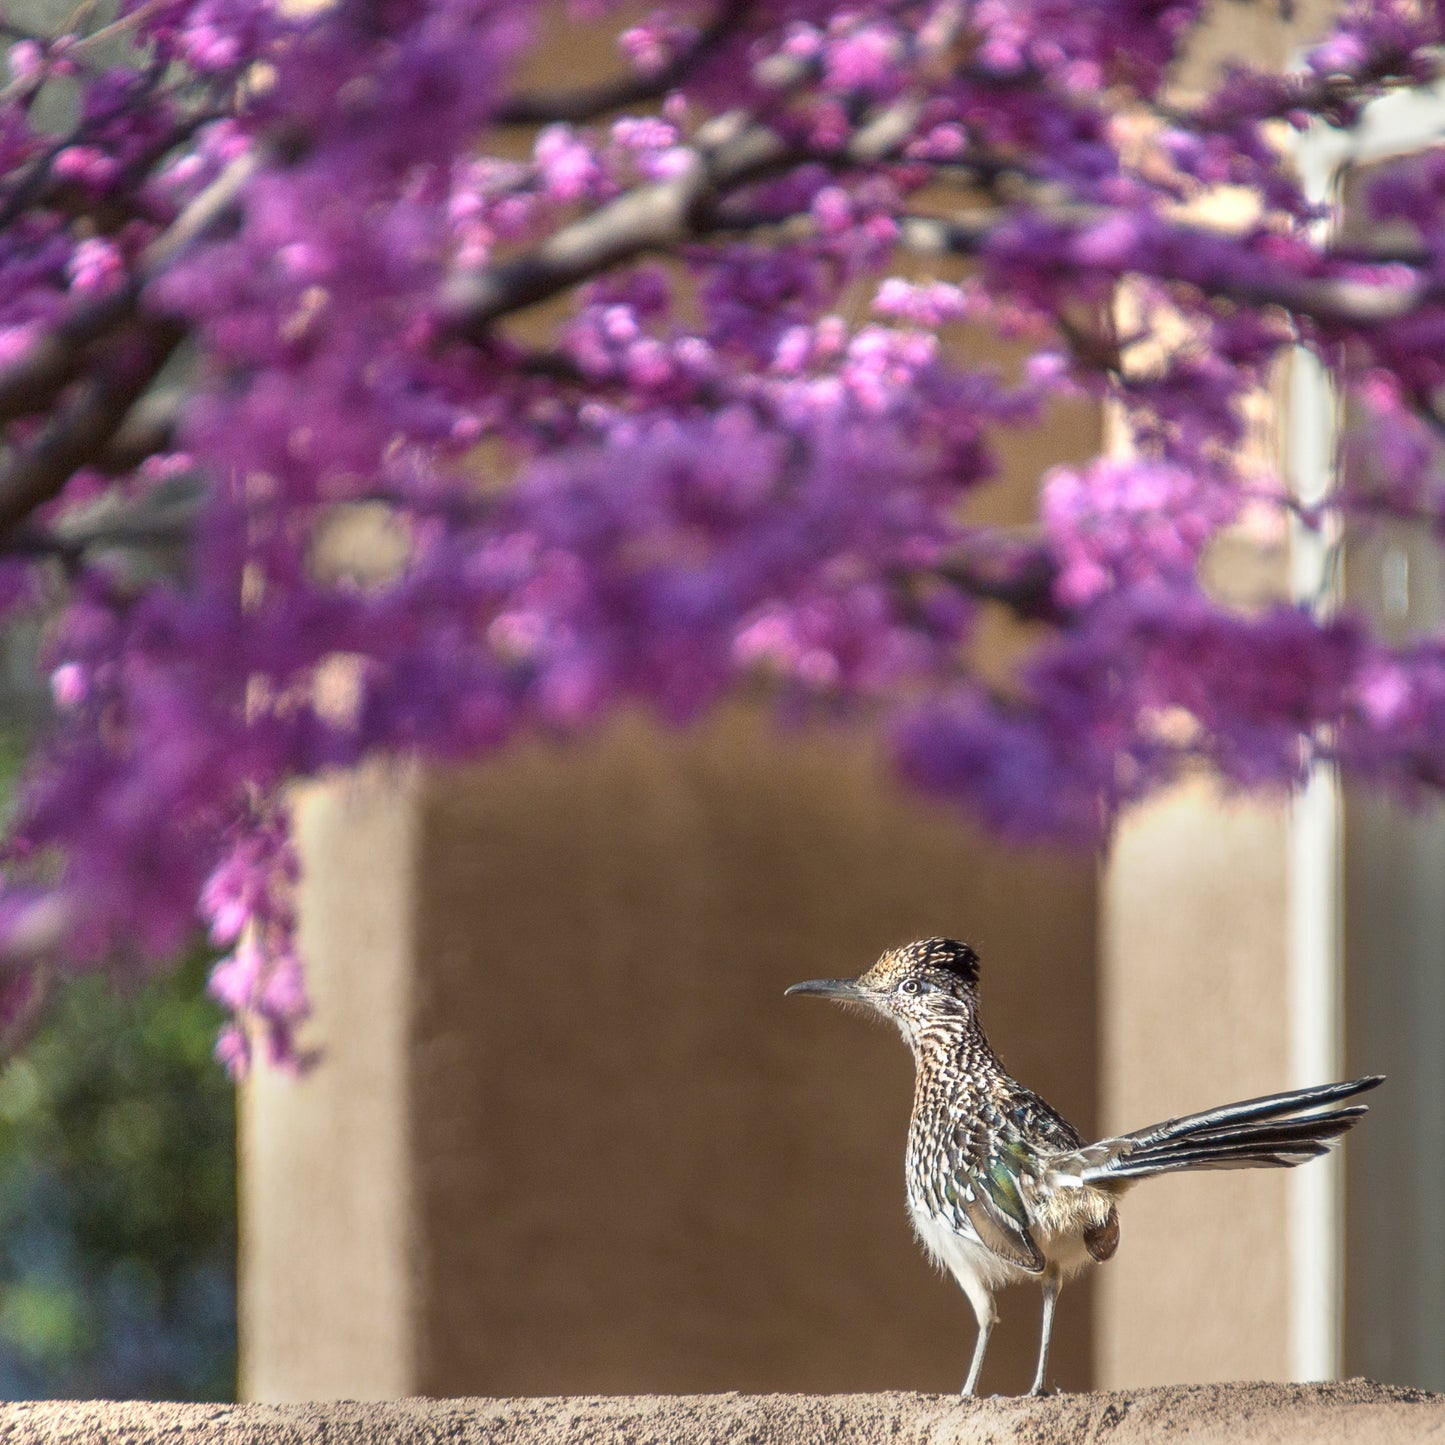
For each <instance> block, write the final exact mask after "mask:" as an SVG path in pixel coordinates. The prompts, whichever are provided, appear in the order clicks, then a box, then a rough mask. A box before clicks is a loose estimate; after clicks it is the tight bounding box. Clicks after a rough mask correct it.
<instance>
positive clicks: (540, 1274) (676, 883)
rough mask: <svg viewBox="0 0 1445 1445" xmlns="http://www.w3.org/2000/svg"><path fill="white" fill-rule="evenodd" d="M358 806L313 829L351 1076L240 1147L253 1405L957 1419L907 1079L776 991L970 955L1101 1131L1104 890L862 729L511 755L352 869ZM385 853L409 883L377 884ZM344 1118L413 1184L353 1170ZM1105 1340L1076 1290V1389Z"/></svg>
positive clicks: (448, 790) (765, 730)
mask: <svg viewBox="0 0 1445 1445" xmlns="http://www.w3.org/2000/svg"><path fill="white" fill-rule="evenodd" d="M343 791H344V789H343ZM345 807H346V804H345V803H343V802H340V801H338V800H336V799H335V798H332V797H323V798H321V799H313V800H311V801H310V802H309V803H308V812H307V815H306V816H308V817H310V818H312V820H313V826H312V827H311V828H310V829H309V830H307V832H306V833H305V836H304V842H305V844H306V849H307V865H308V869H309V874H308V884H307V909H308V918H309V919H310V924H309V927H310V928H311V929H313V930H316V932H315V933H314V934H313V936H315V937H318V938H327V937H330V936H333V930H334V931H335V934H336V935H338V936H339V940H340V942H339V946H337V945H331V944H328V945H326V946H323V947H322V948H321V950H320V951H319V953H318V955H317V957H316V966H317V969H318V970H319V972H320V973H322V974H324V975H325V977H324V978H323V979H322V981H321V988H320V990H319V1005H320V1017H319V1019H318V1023H317V1032H318V1034H319V1036H320V1037H321V1039H322V1041H323V1043H324V1044H325V1046H326V1048H327V1056H326V1061H325V1063H324V1065H323V1067H322V1069H321V1070H320V1071H319V1072H318V1073H317V1075H316V1076H315V1077H314V1078H313V1079H311V1080H308V1081H307V1082H305V1083H303V1084H301V1085H299V1086H297V1087H295V1088H291V1087H290V1086H282V1087H284V1088H287V1089H288V1090H289V1092H288V1093H287V1095H286V1097H284V1098H282V1097H281V1095H280V1093H279V1092H278V1089H277V1087H276V1086H275V1085H274V1084H272V1083H269V1082H268V1083H264V1084H263V1085H262V1086H261V1087H260V1088H259V1089H255V1090H253V1092H252V1094H251V1096H250V1099H249V1103H248V1108H247V1111H246V1114H245V1120H244V1123H245V1126H246V1136H247V1146H246V1156H245V1157H246V1172H245V1175H244V1179H243V1183H244V1185H245V1191H246V1193H247V1197H248V1200H249V1204H248V1218H250V1219H251V1220H252V1221H253V1222H252V1224H251V1227H250V1228H249V1230H248V1235H247V1241H246V1242H247V1250H246V1254H245V1257H244V1259H243V1278H244V1280H245V1282H246V1295H247V1300H248V1309H247V1328H246V1344H245V1364H244V1389H245V1391H246V1393H247V1394H248V1395H249V1396H251V1397H253V1398H262V1399H287V1398H299V1397H304V1396H308V1395H320V1394H327V1393H332V1394H335V1393H340V1394H345V1395H360V1396H371V1397H376V1396H384V1395H387V1394H397V1393H408V1392H416V1391H420V1392H424V1393H428V1394H437V1395H444V1394H446V1395H450V1394H512V1393H575V1392H615V1391H632V1390H643V1389H646V1390H695V1389H728V1388H740V1389H751V1390H775V1389H777V1390H781V1389H808V1390H825V1391H828V1390H846V1389H859V1388H870V1387H874V1386H878V1387H882V1386H900V1387H917V1388H921V1389H929V1390H949V1389H956V1388H957V1386H958V1383H959V1381H960V1379H961V1377H962V1374H963V1371H964V1367H965V1364H966V1361H967V1356H968V1353H969V1350H970V1348H971V1345H972V1338H973V1325H972V1319H971V1316H970V1314H969V1311H968V1308H967V1305H966V1303H965V1302H964V1300H963V1298H962V1296H961V1295H960V1294H959V1292H958V1291H957V1289H956V1287H954V1286H953V1285H952V1284H951V1283H949V1282H947V1281H945V1280H942V1279H940V1278H938V1277H936V1276H934V1275H933V1274H932V1273H931V1271H930V1270H929V1268H928V1267H927V1265H926V1264H925V1263H924V1262H923V1260H922V1258H921V1257H920V1255H919V1253H918V1251H917V1248H916V1246H915V1245H914V1243H913V1241H912V1239H911V1237H910V1235H909V1231H908V1226H907V1224H906V1221H905V1217H904V1213H903V1205H902V1194H903V1190H902V1148H903V1138H904V1131H905V1128H906V1124H907V1116H908V1107H909V1099H910V1091H911V1079H910V1069H911V1066H910V1063H909V1060H908V1056H907V1053H906V1051H905V1050H904V1048H903V1047H902V1044H901V1042H900V1041H899V1040H898V1039H897V1038H896V1037H895V1036H894V1035H893V1034H892V1033H891V1032H890V1031H885V1030H882V1029H879V1028H876V1027H870V1026H868V1025H867V1024H866V1023H865V1022H864V1021H863V1020H861V1019H858V1018H854V1017H848V1016H846V1015H844V1014H842V1013H841V1012H838V1011H835V1010H832V1009H830V1008H828V1007H826V1006H824V1005H822V1004H819V1003H817V1002H816V1001H813V1000H800V999H789V1000H787V1001H786V1002H785V1001H784V1000H783V997H782V991H783V989H784V987H785V986H786V985H787V984H789V983H791V982H794V981H796V980H798V979H800V978H806V977H816V976H820V975H823V974H838V973H846V972H850V971H858V970H861V969H862V968H863V967H865V966H866V965H867V964H868V963H869V962H870V961H871V960H872V958H873V956H874V955H875V954H876V952H877V951H878V950H879V949H880V948H881V947H882V946H884V945H886V944H888V943H894V942H898V941H900V940H903V939H907V938H910V937H913V936H916V935H918V934H926V933H929V932H935V931H937V932H943V931H949V932H957V933H963V934H966V935H968V936H970V937H971V938H972V939H973V940H974V941H975V942H976V944H977V945H978V946H979V947H980V949H982V950H983V952H984V957H985V967H986V970H987V972H986V997H987V1007H988V1015H989V1018H990V1020H991V1023H992V1028H993V1031H994V1033H995V1035H996V1038H997V1042H998V1044H999V1047H1000V1048H1001V1049H1002V1050H1003V1052H1004V1054H1005V1057H1006V1059H1007V1060H1008V1061H1009V1062H1010V1064H1012V1065H1013V1066H1014V1067H1015V1068H1016V1069H1017V1070H1018V1072H1019V1073H1020V1074H1022V1076H1023V1077H1025V1078H1027V1079H1029V1080H1031V1081H1033V1082H1035V1083H1036V1084H1037V1085H1038V1086H1039V1087H1040V1088H1041V1089H1043V1090H1044V1091H1046V1092H1047V1093H1049V1094H1050V1096H1051V1097H1053V1098H1055V1099H1056V1100H1057V1101H1058V1102H1059V1104H1060V1106H1061V1107H1063V1108H1065V1109H1066V1110H1067V1111H1068V1112H1070V1113H1072V1114H1073V1115H1074V1117H1075V1118H1076V1119H1077V1121H1078V1123H1079V1124H1080V1125H1081V1126H1082V1127H1084V1128H1090V1127H1092V1125H1093V1124H1094V1122H1095V1114H1096V1106H1095V1099H1094V1080H1095V1078H1096V1077H1097V1066H1098V1060H1097V1057H1096V1052H1095V1030H1094V1020H1095V1017H1096V1004H1095V998H1094V993H1093V951H1094V927H1093V891H1094V882H1093V867H1092V862H1091V860H1089V859H1088V858H1087V857H1084V858H1080V857H1059V856H1043V855H1035V856H1027V857H1021V856H1016V855H1011V854H1009V853H1007V852H1005V851H1004V850H1001V849H1000V848H999V847H998V846H997V845H996V844H993V843H991V842H989V841H987V840H984V839H982V838H980V837H978V836H977V835H975V834H972V833H970V832H968V831H966V830H964V829H963V828H961V827H960V826H959V825H958V824H957V822H956V821H955V820H954V819H953V818H952V817H950V816H948V815H946V814H945V813H943V812H942V811H940V810H938V809H936V808H934V807H932V806H931V805H928V804H926V803H923V802H920V801H919V800H917V799H915V798H911V797H908V796H905V795H904V794H903V793H902V791H901V789H900V788H899V787H898V785H897V784H896V783H894V782H893V781H892V780H891V779H890V778H889V777H888V775H887V773H886V770H885V769H883V768H882V767H880V766H879V760H878V758H877V757H876V756H875V744H873V743H871V742H869V741H866V740H865V739H863V738H862V737H861V736H848V735H846V734H844V735H840V734H838V733H822V732H818V733H811V732H810V733H803V734H791V735H790V734H786V733H779V732H777V731H776V730H775V729H774V727H773V726H772V725H771V724H770V723H768V722H766V721H765V720H763V719H762V718H761V717H760V716H758V715H757V714H754V713H752V712H750V711H749V710H747V709H738V710H735V711H732V712H729V713H727V714H726V715H724V716H722V717H720V718H718V719H716V720H715V721H714V722H712V723H710V724H707V725H706V726H704V727H702V728H700V729H698V730H695V731H693V732H691V733H687V734H675V733H668V732H664V731H659V730H657V729H655V728H653V727H650V726H648V725H646V724H644V723H643V722H641V721H640V720H637V719H633V720H631V721H626V722H624V723H622V724H621V725H619V726H618V727H616V728H614V729H612V730H610V731H609V732H608V733H607V734H606V735H605V736H604V737H603V738H601V739H599V740H597V741H595V742H589V743H586V744H583V745H577V746H573V747H562V746H552V745H546V744H541V743H533V744H525V745H521V746H519V747H517V748H515V749H512V750H509V751H508V752H507V753H506V754H504V755H502V756H499V757H498V758H497V759H496V760H495V761H494V762H492V763H489V764H485V765H482V766H479V767H477V768H474V769H471V770H469V771H466V772H463V773H451V774H437V775H434V776H432V777H430V778H427V779H425V780H424V781H423V782H422V783H421V784H420V785H419V786H418V787H417V788H416V789H415V790H414V791H413V790H411V789H410V788H409V787H407V788H403V789H402V790H401V791H399V792H398V793H397V794H396V795H395V796H394V798H393V799H392V801H391V803H390V804H389V805H388V807H389V809H390V811H389V812H388V811H387V810H386V809H379V810H372V809H370V808H367V807H363V808H361V809H357V808H356V805H355V803H354V802H353V804H352V808H353V811H352V814H351V817H352V827H353V828H354V830H355V832H354V834H352V835H351V841H348V834H347V830H346V828H345V827H344V826H341V827H340V831H332V829H333V828H336V827H338V826H339V825H340V820H341V819H342V818H343V817H344V816H345ZM318 813H319V816H320V817H321V818H324V819H325V820H326V821H325V823H324V825H318V824H317V823H316V820H317V817H318ZM377 830H379V831H377ZM368 832H372V833H374V838H373V841H372V842H371V843H368V844H365V845H363V844H361V843H358V842H357V841H355V839H356V838H359V837H360V836H361V835H364V834H366V833H368ZM388 840H389V843H390V846H392V847H394V848H395V850H396V857H397V862H396V866H395V868H394V869H390V868H383V869H382V870H381V874H380V876H378V875H377V874H374V873H373V874H365V875H363V874H359V873H357V872H356V871H355V868H356V863H357V859H356V858H355V857H354V856H351V855H352V854H353V853H354V852H355V850H356V849H358V848H361V849H363V851H364V852H365V853H366V854H367V855H368V856H376V855H377V853H378V852H379V851H380V850H382V849H383V848H384V846H386V845H387V842H388ZM413 850H414V851H413ZM373 888H375V889H377V892H378V893H379V895H380V896H381V897H383V898H386V897H391V898H392V899H393V900H396V899H397V898H398V895H397V893H396V890H397V889H400V896H403V897H406V898H408V899H409V901H408V902H406V903H401V902H399V901H394V902H393V903H391V904H386V905H385V907H384V912H385V913H386V917H387V919H388V920H394V919H396V918H398V917H405V918H406V919H408V920H410V921H409V923H408V925H407V930H406V932H405V936H404V937H403V938H402V939H401V940H400V941H399V942H398V944H397V948H396V952H395V954H394V957H396V958H397V959H401V960H405V963H404V965H403V968H404V971H407V972H409V982H408V983H406V984H405V985H404V986H403V987H402V988H401V989H400V990H399V991H394V990H393V987H392V983H393V980H392V979H391V977H390V975H389V974H386V973H385V972H384V973H383V974H382V975H381V980H380V981H381V986H380V987H379V986H378V976H377V975H376V974H375V973H374V972H373V969H374V967H375V964H374V952H373V950H372V948H371V947H370V946H369V945H368V943H367V942H366V936H370V937H371V938H372V939H373V941H380V942H383V943H385V942H386V941H387V940H388V939H391V938H394V937H395V935H393V934H391V933H390V932H388V931H387V930H388V929H389V927H390V923H389V922H386V923H383V924H382V925H380V926H379V927H378V925H377V924H376V923H375V921H374V912H375V910H376V909H377V907H378V904H377V896H376V895H375V894H373V891H372V890H373ZM374 928H375V929H377V931H376V932H374V933H372V932H371V930H373V929H374ZM408 995H409V996H410V998H411V1004H410V1007H409V1008H407V1007H406V1006H405V1000H406V999H407V998H408ZM337 1000H348V1001H349V1002H347V1003H346V1005H345V1012H344V1013H343V1014H340V1015H337V1014H333V1013H332V1012H331V1007H330V1006H331V1004H332V1003H334V1002H335V1001H337ZM398 1001H401V1002H402V1004H403V1007H402V1009H401V1010H399V1011H398V1010H397V1009H396V1005H397V1002H398ZM401 1019H405V1024H404V1029H405V1037H404V1038H398V1037H397V1036H396V1034H395V1032H394V1031H395V1029H396V1027H397V1026H398V1021H399V1020H401ZM383 1035H387V1037H383ZM377 1047H380V1048H381V1049H382V1050H383V1051H385V1050H393V1051H394V1053H393V1057H392V1059H391V1061H390V1063H389V1064H388V1065H387V1066H386V1067H385V1068H384V1069H382V1070H380V1071H378V1070H377V1068H376V1066H375V1065H376V1058H375V1054H374V1052H373V1051H374V1050H375V1049H376V1048H377ZM348 1118H353V1119H354V1118H366V1119H372V1120H376V1121H379V1122H380V1124H381V1134H380V1136H379V1140H370V1139H365V1140H361V1141H359V1142H360V1147H361V1150H362V1154H363V1156H367V1157H370V1158H372V1159H377V1158H379V1156H380V1154H382V1153H384V1152H385V1151H386V1150H388V1149H391V1148H395V1149H399V1150H400V1157H395V1156H393V1161H392V1163H391V1164H390V1165H388V1166H386V1167H383V1168H371V1167H368V1166H367V1165H363V1164H361V1163H360V1162H359V1161H351V1162H348V1161H345V1160H341V1159H338V1158H336V1157H335V1156H336V1155H337V1154H338V1153H339V1152H341V1151H342V1150H343V1149H344V1148H345V1147H347V1146H352V1145H356V1144H357V1143H358V1141H357V1140H356V1139H355V1137H354V1136H352V1137H349V1138H348V1137H347V1136H344V1135H340V1134H334V1133H331V1130H332V1129H333V1121H335V1120H341V1121H345V1120H346V1119H348ZM389 1141H394V1143H392V1142H389ZM358 1196H361V1197H364V1198H365V1199H367V1200H368V1201H370V1202H369V1204H368V1206H367V1208H368V1209H369V1210H370V1211H372V1212H373V1213H374V1212H376V1211H377V1210H378V1209H379V1210H380V1212H381V1214H382V1215H384V1219H385V1222H384V1223H382V1224H377V1223H373V1224H371V1225H369V1226H365V1225H363V1226H359V1225H358V1223H357V1221H356V1218H355V1212H356V1208H357V1198H358ZM383 1205H384V1207H383ZM278 1220H279V1221H280V1222H279V1223H278ZM403 1221H405V1224H403ZM382 1279H384V1280H390V1281H392V1282H393V1288H392V1293H391V1295H390V1296H389V1298H386V1299H383V1298H381V1297H380V1290H379V1288H378V1287H377V1281H378V1280H382ZM1037 1311H1038V1302H1037V1299H1036V1298H1034V1297H1032V1295H1031V1294H1030V1295H1027V1296H1025V1295H1020V1296H1019V1297H1018V1298H1016V1299H1014V1298H1011V1299H1009V1300H1006V1301H1005V1302H1004V1314H1005V1323H1004V1325H1003V1327H1002V1328H1001V1329H1000V1331H999V1334H998V1335H997V1336H996V1341H997V1343H996V1345H995V1353H994V1354H993V1355H992V1356H991V1362H990V1369H989V1371H988V1373H987V1375H986V1380H985V1383H986V1385H987V1386H988V1388H991V1389H1018V1388H1020V1387H1022V1386H1023V1385H1024V1384H1026V1383H1027V1380H1028V1377H1029V1369H1030V1363H1031V1358H1032V1353H1033V1351H1034V1348H1035V1343H1036V1331H1037ZM278 1316H281V1317H284V1318H285V1320H286V1321H287V1323H286V1324H285V1325H284V1326H282V1327H279V1328H278V1326H277V1325H276V1323H275V1321H276V1319H277V1318H278ZM1089 1316H1090V1311H1089V1307H1088V1300H1087V1296H1086V1295H1085V1294H1084V1292H1082V1291H1077V1292H1074V1293H1073V1295H1072V1296H1071V1297H1069V1298H1066V1300H1065V1303H1064V1305H1063V1307H1062V1310H1061V1320H1060V1326H1059V1331H1058V1336H1057V1339H1058V1356H1057V1359H1058V1366H1057V1372H1058V1378H1059V1379H1060V1381H1061V1382H1062V1383H1065V1384H1067V1385H1070V1386H1073V1387H1076V1388H1077V1387H1080V1386H1082V1385H1084V1384H1086V1383H1087V1382H1088V1379H1089V1341H1088V1327H1089ZM338 1321H339V1322H340V1323H341V1324H342V1326H343V1331H344V1333H345V1335H346V1338H345V1339H338V1340H336V1341H335V1342H334V1345H328V1346H326V1347H324V1348H322V1349H320V1350H319V1351H318V1350H317V1349H316V1348H315V1347H314V1346H312V1345H310V1344H308V1341H314V1340H315V1339H317V1337H318V1336H324V1335H325V1334H326V1333H327V1332H328V1331H329V1330H330V1329H331V1328H332V1327H333V1325H334V1324H335V1323H336V1322H338ZM348 1349H349V1350H351V1351H352V1354H351V1358H350V1363H349V1366H346V1367H343V1368H342V1369H341V1370H340V1372H338V1371H336V1370H333V1368H332V1362H333V1355H342V1354H345V1352H346V1350H348Z"/></svg>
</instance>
